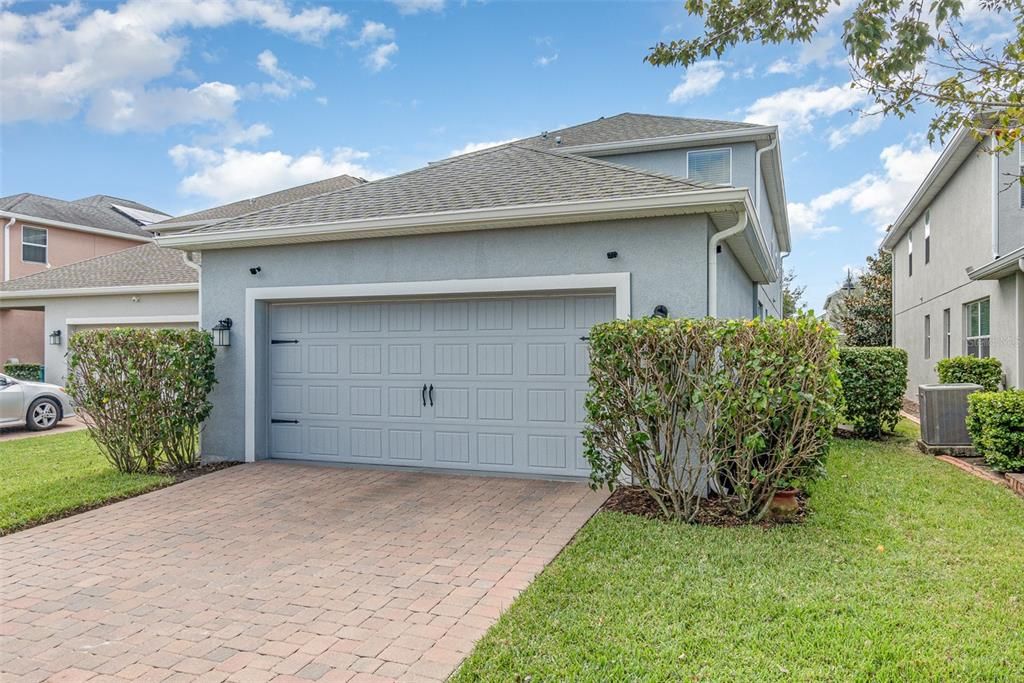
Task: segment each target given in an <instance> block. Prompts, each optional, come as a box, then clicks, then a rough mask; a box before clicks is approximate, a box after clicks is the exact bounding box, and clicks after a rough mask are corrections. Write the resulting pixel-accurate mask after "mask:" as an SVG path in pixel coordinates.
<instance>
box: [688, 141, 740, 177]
mask: <svg viewBox="0 0 1024 683" xmlns="http://www.w3.org/2000/svg"><path fill="white" fill-rule="evenodd" d="M686 158H687V165H688V167H689V175H690V180H697V181H700V182H704V183H711V184H713V185H729V184H730V183H731V181H732V169H731V167H730V165H731V161H730V153H729V150H727V149H714V150H707V151H701V152H689V153H688V154H687V156H686Z"/></svg>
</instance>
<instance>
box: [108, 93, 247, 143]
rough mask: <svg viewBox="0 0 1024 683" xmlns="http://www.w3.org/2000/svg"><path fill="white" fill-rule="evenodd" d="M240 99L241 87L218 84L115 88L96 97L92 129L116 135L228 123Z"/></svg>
mask: <svg viewBox="0 0 1024 683" xmlns="http://www.w3.org/2000/svg"><path fill="white" fill-rule="evenodd" d="M239 98H240V95H239V92H238V88H236V87H235V86H233V85H229V84H227V83H219V82H217V81H214V82H212V83H202V84H201V85H198V86H196V87H195V88H192V89H187V88H154V89H152V90H127V89H120V88H112V89H109V90H104V91H101V92H99V93H97V94H96V95H95V96H94V97H93V99H92V105H91V106H90V108H89V115H88V120H89V123H91V124H92V125H93V126H96V127H97V128H102V129H103V130H108V131H111V132H114V133H120V132H123V131H126V130H163V129H164V128H167V127H169V126H174V125H177V124H180V123H196V122H201V121H226V120H228V119H230V118H231V117H232V116H233V115H234V113H235V103H236V102H238V100H239Z"/></svg>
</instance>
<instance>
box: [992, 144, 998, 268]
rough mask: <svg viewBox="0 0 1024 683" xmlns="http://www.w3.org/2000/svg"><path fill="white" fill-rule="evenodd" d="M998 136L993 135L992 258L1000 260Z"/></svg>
mask: <svg viewBox="0 0 1024 683" xmlns="http://www.w3.org/2000/svg"><path fill="white" fill-rule="evenodd" d="M997 146H998V145H997V143H996V136H995V133H993V134H992V258H994V259H997V258H999V155H998V154H996V153H995V150H996V147H997Z"/></svg>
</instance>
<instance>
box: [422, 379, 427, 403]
mask: <svg viewBox="0 0 1024 683" xmlns="http://www.w3.org/2000/svg"><path fill="white" fill-rule="evenodd" d="M420 398H422V399H423V407H426V406H427V385H426V384H424V385H423V391H421V392H420Z"/></svg>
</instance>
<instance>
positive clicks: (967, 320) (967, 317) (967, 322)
mask: <svg viewBox="0 0 1024 683" xmlns="http://www.w3.org/2000/svg"><path fill="white" fill-rule="evenodd" d="M985 302H987V303H988V334H981V327H982V325H981V304H982V303H985ZM974 306H977V307H978V334H976V335H972V334H971V308H972V307H974ZM964 326H965V330H964V332H965V334H964V355H965V356H974V357H975V358H989V357H990V356H991V355H992V301H991V300H990V298H989V297H985V298H983V299H977V300H975V301H971V302H970V303H966V304H964ZM982 340H987V341H988V353H987V354H986V355H984V356H982V355H980V352H981V341H982ZM972 341H976V342H978V344H977V348H978V352H977V353H973V354H972V353H969V352H968V348H969V347H970V343H971V342H972Z"/></svg>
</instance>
